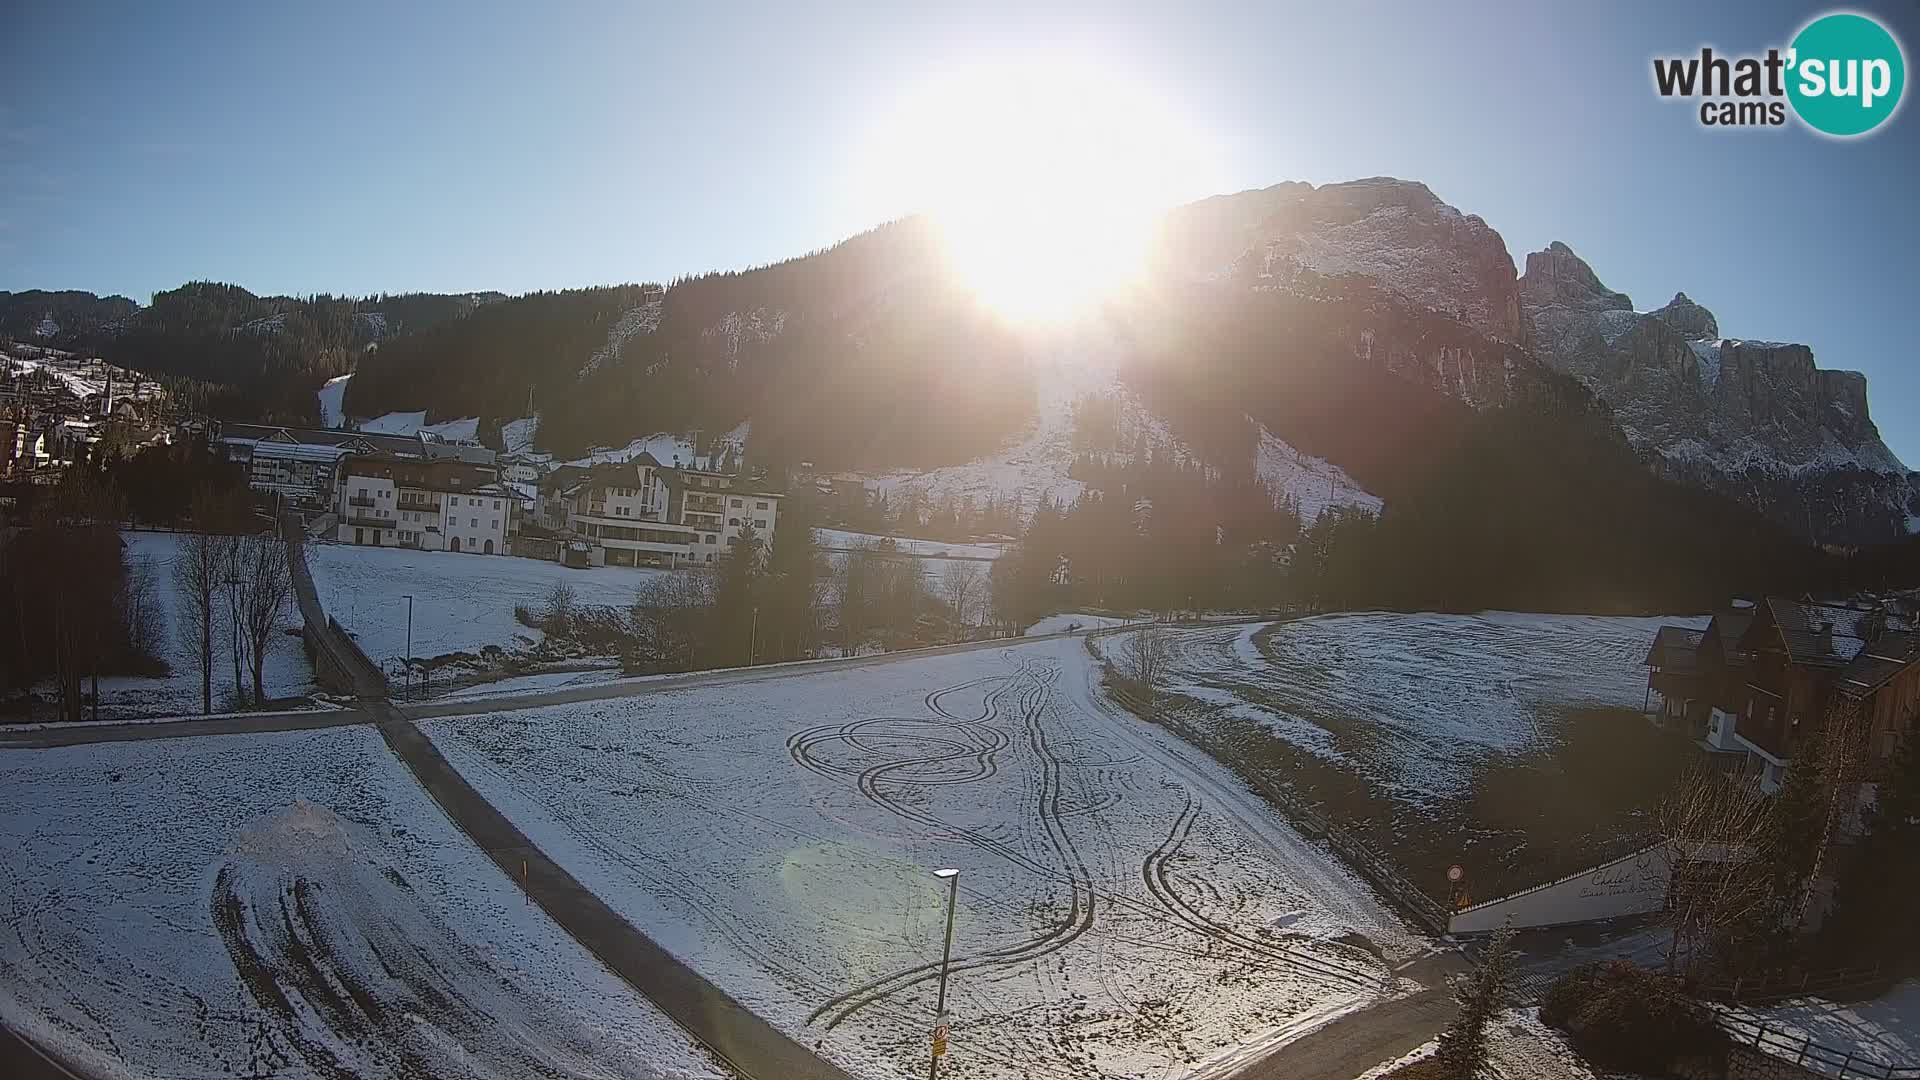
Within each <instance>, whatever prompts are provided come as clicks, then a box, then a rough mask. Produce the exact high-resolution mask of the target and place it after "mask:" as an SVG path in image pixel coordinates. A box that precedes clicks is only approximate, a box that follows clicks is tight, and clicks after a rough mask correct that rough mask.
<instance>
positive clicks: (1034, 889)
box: [422, 640, 1416, 1080]
mask: <svg viewBox="0 0 1920 1080" xmlns="http://www.w3.org/2000/svg"><path fill="white" fill-rule="evenodd" d="M1098 679H1099V675H1098V669H1097V668H1096V667H1095V666H1094V665H1093V664H1092V662H1091V659H1090V658H1089V657H1088V655H1087V653H1086V650H1085V647H1084V645H1083V644H1082V643H1081V642H1080V641H1079V640H1062V641H1057V642H1052V643H1046V644H1037V645H1032V646H1025V647H1021V648H1017V649H1011V650H982V651H977V652H971V653H964V654H957V655H952V656H944V657H930V658H926V659H922V660H913V661H901V662H897V663H892V664H886V665H879V666H874V667H870V668H866V669H861V670H859V671H854V672H844V671H843V672H822V673H820V674H817V675H802V674H796V675H794V676H792V677H789V678H783V679H779V680H776V681H771V682H760V683H753V684H745V685H720V686H713V687H704V688H696V689H689V690H681V691H668V692H663V693H658V694H652V695H647V696H644V697H637V698H626V699H615V700H608V701H596V702H586V703H580V704H574V705H566V706H553V707H547V708H540V709H529V710H523V711H518V712H512V713H497V714H488V715H476V716H467V717H451V718H445V719H439V720H432V721H428V722H425V723H424V724H423V725H422V726H423V728H424V729H425V730H426V731H427V732H428V733H429V735H430V736H431V737H432V738H433V739H434V741H435V743H436V744H437V745H438V746H439V747H440V748H441V750H442V752H443V753H445V754H446V755H447V757H448V759H449V760H450V761H451V762H452V763H453V764H454V765H455V767H456V768H458V769H459V770H460V771H461V773H462V774H463V775H464V776H466V777H467V778H468V779H469V780H470V781H471V782H472V783H473V784H474V785H475V786H476V787H478V788H479V789H480V790H481V791H482V792H483V793H485V794H486V796H487V797H488V799H489V800H491V801H493V802H494V803H495V805H496V806H498V807H499V808H500V809H501V811H502V812H503V813H505V814H507V815H508V816H509V817H510V818H512V819H513V820H514V821H515V822H516V824H518V825H519V827H520V828H522V829H524V830H526V831H527V833H528V834H529V835H530V836H532V837H533V838H534V839H535V840H536V842H538V843H539V844H540V845H541V847H542V848H543V850H545V851H547V852H548V853H549V854H550V855H551V856H553V857H554V858H556V859H557V860H558V861H559V862H561V863H562V864H563V865H565V866H567V867H568V869H569V870H570V871H571V872H572V873H574V874H575V875H577V876H578V877H580V878H581V880H582V881H583V882H584V883H586V884H587V885H588V886H589V887H590V888H592V889H593V890H594V891H595V892H596V893H597V894H598V895H600V896H601V897H602V898H603V899H605V900H606V901H607V902H608V903H609V904H610V905H611V906H613V907H614V908H615V909H616V910H619V911H621V912H622V913H623V914H624V915H626V916H627V917H628V918H629V919H631V920H633V921H634V923H635V924H636V925H637V926H639V927H640V928H641V929H643V930H644V931H645V932H647V933H648V934H649V935H651V936H653V937H654V939H655V940H657V941H659V942H660V943H661V944H662V945H663V946H665V947H666V948H668V949H669V950H671V951H672V952H674V953H675V954H676V955H677V956H680V957H681V958H683V959H685V960H686V961H687V962H688V963H690V964H691V965H692V966H694V967H695V968H696V969H698V970H700V971H701V973H702V974H704V975H706V976H707V977H708V978H710V979H712V980H714V981H715V982H716V983H717V984H718V985H719V986H721V987H722V988H723V989H725V990H726V991H728V992H729V993H730V994H732V995H734V996H735V997H737V998H738V999H739V1000H741V1001H742V1002H743V1003H744V1004H746V1005H747V1006H748V1007H749V1008H752V1009H753V1010H754V1011H755V1012H757V1013H759V1014H760V1015H762V1016H764V1017H766V1018H767V1019H768V1020H769V1021H771V1022H772V1023H774V1024H775V1025H777V1026H779V1027H781V1028H783V1029H784V1030H786V1031H787V1032H789V1033H790V1034H791V1035H793V1037H794V1038H796V1039H798V1040H800V1041H801V1042H803V1043H805V1044H807V1045H810V1046H811V1045H814V1044H815V1043H816V1042H819V1043H820V1044H821V1050H822V1052H823V1053H825V1054H826V1055H827V1056H828V1057H830V1058H831V1059H833V1060H835V1061H836V1062H837V1063H839V1064H841V1065H842V1066H843V1067H845V1068H846V1069H848V1070H849V1071H850V1072H852V1073H853V1074H854V1075H856V1076H860V1077H871V1078H875V1080H878V1078H881V1077H904V1076H912V1075H917V1074H918V1073H919V1072H920V1071H922V1070H924V1068H925V1049H926V1029H927V1025H928V1023H929V1018H930V1017H931V1015H932V1009H933V992H934V989H935V986H934V975H935V971H936V968H937V961H938V959H939V954H940V942H941V933H942V929H943V926H944V922H943V920H944V906H945V895H944V888H943V887H942V885H941V883H940V882H938V881H937V880H936V879H934V878H933V877H932V876H931V871H932V869H933V868H935V867H942V866H953V867H958V868H960V869H961V870H962V871H963V873H962V877H961V879H960V904H959V912H958V920H957V924H956V930H955V940H956V944H955V952H954V974H953V978H952V981H951V984H950V988H949V1009H950V1010H951V1012H952V1014H953V1017H954V1019H953V1024H952V1051H951V1054H952V1058H951V1063H952V1065H953V1066H954V1067H955V1068H956V1069H959V1068H964V1069H965V1074H966V1075H968V1076H975V1077H1035V1078H1042V1077H1066V1076H1085V1075H1091V1074H1095V1073H1098V1074H1099V1075H1103V1076H1113V1077H1142V1078H1146V1077H1152V1078H1155V1080H1159V1078H1172V1077H1178V1076H1184V1075H1193V1074H1195V1073H1196V1072H1198V1071H1200V1070H1203V1069H1204V1068H1205V1067H1206V1065H1207V1062H1208V1061H1209V1060H1210V1059H1219V1058H1221V1057H1222V1056H1223V1055H1230V1054H1232V1053H1233V1052H1234V1051H1235V1050H1236V1049H1239V1048H1243V1047H1244V1046H1245V1045H1247V1044H1248V1043H1250V1042H1257V1041H1260V1040H1262V1039H1269V1038H1274V1037H1284V1036H1286V1035H1289V1034H1297V1033H1299V1032H1301V1031H1304V1030H1306V1029H1309V1028H1311V1027H1313V1026H1316V1025H1318V1024H1320V1023H1324V1022H1325V1021H1327V1020H1329V1019H1332V1018H1333V1017H1335V1016H1338V1015H1341V1014H1343V1013H1346V1012H1348V1011H1351V1010H1353V1009H1356V1008H1361V1007H1364V1006H1365V1005H1367V1004H1369V1003H1371V1002H1373V1001H1375V1000H1377V999H1378V998H1379V997H1380V996H1381V995H1382V994H1383V993H1386V992H1389V987H1390V985H1391V979H1390V976H1389V973H1388V971H1387V966H1386V964H1384V963H1382V962H1381V961H1380V960H1378V959H1376V958H1374V957H1373V956H1372V955H1370V954H1368V953H1366V952H1365V951H1363V950H1361V949H1359V948H1356V947H1354V946H1352V945H1350V944H1347V943H1344V942H1341V941H1338V940H1336V938H1337V937H1339V936H1340V935H1342V934H1345V933H1348V932H1350V931H1359V932H1361V933H1364V934H1366V935H1367V936H1368V937H1369V938H1371V939H1372V940H1373V941H1375V942H1376V943H1378V944H1379V945H1380V946H1381V947H1382V948H1384V949H1385V950H1386V952H1387V955H1388V956H1389V957H1390V958H1395V957H1400V956H1404V955H1407V954H1409V953H1410V952H1411V951H1412V950H1413V949H1414V948H1415V947H1416V945H1415V941H1414V939H1413V938H1412V937H1411V936H1410V935H1409V934H1408V933H1407V931H1406V930H1405V929H1404V928H1403V927H1401V925H1400V923H1399V921H1398V920H1397V919H1396V918H1395V917H1394V916H1392V915H1391V914H1389V913H1388V912H1386V911H1385V910H1384V909H1382V908H1381V907H1380V905H1379V904H1378V903H1377V902H1376V901H1375V900H1374V899H1373V898H1372V896H1371V894H1370V893H1369V892H1368V890H1367V889H1366V888H1365V887H1364V886H1362V885H1361V884H1359V883H1358V882H1357V881H1356V880H1355V879H1354V878H1353V877H1352V876H1351V875H1350V874H1348V873H1347V872H1346V871H1345V870H1344V869H1342V868H1341V867H1339V866H1338V865H1337V864H1336V863H1335V862H1334V861H1333V860H1331V858H1330V857H1329V856H1327V855H1326V854H1325V853H1324V852H1322V851H1321V850H1319V849H1318V848H1317V847H1315V846H1313V845H1311V844H1308V843H1307V842H1305V841H1304V840H1302V839H1301V838H1300V837H1299V836H1298V834H1296V833H1294V832H1293V831H1292V829H1291V828H1289V827H1288V826H1287V825H1286V824H1285V823H1284V821H1283V820H1282V819H1280V818H1279V817H1278V816H1277V815H1276V814H1275V813H1274V812H1273V810H1272V809H1271V808H1269V807H1268V806H1266V805H1265V804H1264V803H1263V802H1261V801H1260V800H1259V799H1257V798H1256V797H1254V796H1252V795H1250V794H1248V793H1247V792H1246V790H1245V789H1244V787H1243V786H1242V785H1241V784H1239V783H1238V782H1237V781H1235V780H1234V779H1233V778H1232V777H1231V776H1230V775H1229V774H1227V773H1226V772H1225V771H1224V770H1223V769H1221V768H1220V767H1219V766H1217V765H1216V764H1215V763H1213V762H1212V761H1211V760H1210V759H1208V758H1207V757H1206V756H1205V755H1204V754H1202V753H1201V752H1199V751H1197V750H1194V749H1193V748H1191V747H1188V746H1186V745H1184V744H1182V743H1179V742H1178V741H1177V740H1175V739H1173V738H1172V737H1170V736H1168V735H1166V734H1165V733H1164V732H1161V731H1159V730H1158V729H1155V728H1152V727H1151V726H1149V725H1147V724H1144V723H1142V722H1141V721H1139V720H1137V719H1136V718H1134V717H1132V716H1131V715H1129V714H1125V713H1122V712H1119V711H1118V710H1116V709H1114V708H1113V707H1112V706H1111V705H1110V704H1108V703H1107V702H1106V701H1105V700H1104V698H1103V697H1102V696H1101V693H1100V690H1099V688H1098ZM930 688H932V689H930Z"/></svg>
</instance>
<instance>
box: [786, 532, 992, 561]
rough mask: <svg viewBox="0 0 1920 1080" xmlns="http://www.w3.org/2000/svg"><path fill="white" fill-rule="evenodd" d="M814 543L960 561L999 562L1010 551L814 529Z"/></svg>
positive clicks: (828, 546) (873, 534) (936, 541)
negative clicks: (887, 548)
mask: <svg viewBox="0 0 1920 1080" xmlns="http://www.w3.org/2000/svg"><path fill="white" fill-rule="evenodd" d="M813 540H814V543H816V544H818V545H820V546H821V547H823V548H855V547H865V546H867V545H869V544H876V543H891V544H892V545H893V549H892V550H894V551H901V552H906V553H907V554H910V555H946V556H951V557H953V558H961V559H997V558H999V557H1000V556H1001V555H1003V554H1005V553H1006V549H1007V545H1006V544H949V543H947V542H946V541H944V540H914V539H910V538H908V537H904V536H882V535H880V534H879V533H863V532H849V531H847V530H846V529H815V530H813Z"/></svg>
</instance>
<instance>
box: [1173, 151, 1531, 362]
mask: <svg viewBox="0 0 1920 1080" xmlns="http://www.w3.org/2000/svg"><path fill="white" fill-rule="evenodd" d="M1162 258H1163V259H1164V260H1166V261H1167V262H1168V263H1169V264H1170V265H1171V267H1172V268H1173V269H1175V270H1177V271H1179V272H1182V273H1189V274H1191V273H1198V274H1202V275H1219V276H1225V275H1227V274H1230V273H1232V272H1233V271H1234V269H1235V268H1236V267H1245V266H1247V265H1249V263H1251V264H1252V266H1253V269H1254V271H1255V272H1256V273H1259V274H1272V273H1276V272H1281V273H1284V272H1285V271H1286V270H1287V269H1289V268H1297V269H1304V270H1311V271H1313V272H1314V273H1317V274H1323V275H1326V276H1329V277H1340V276H1343V275H1348V274H1354V275H1360V276H1363V277H1366V278H1369V279H1371V280H1373V281H1375V282H1378V283H1379V284H1380V285H1381V286H1383V287H1385V288H1387V289H1390V290H1392V291H1394V292H1396V293H1398V294H1399V295H1401V296H1403V297H1405V298H1406V299H1407V300H1410V301H1412V302H1413V303H1414V304H1415V305H1417V306H1419V307H1422V308H1428V309H1432V310H1435V311H1439V312H1442V313H1444V314H1447V315H1450V316H1453V317H1456V318H1458V319H1460V320H1461V321H1462V322H1465V323H1467V324H1468V325H1470V326H1472V327H1473V328H1474V329H1476V330H1479V331H1480V332H1482V333H1484V334H1486V335H1488V336H1489V337H1493V338H1496V339H1499V340H1502V341H1509V342H1517V341H1519V340H1520V339H1521V336H1522V334H1523V333H1524V329H1525V328H1524V324H1523V322H1522V319H1521V309H1520V296H1519V289H1518V282H1517V280H1516V276H1515V271H1514V266H1513V257H1512V256H1511V255H1509V254H1508V252H1507V245H1506V242H1505V241H1504V240H1502V239H1501V238H1500V234H1499V233H1497V232H1495V231H1494V230H1493V228H1492V227H1491V226H1489V225H1488V224H1487V223H1486V222H1485V221H1483V220H1481V219H1480V218H1479V217H1477V216H1475V215H1473V214H1463V213H1461V212H1460V211H1459V210H1456V209H1454V208H1453V207H1451V206H1448V205H1447V204H1446V203H1444V202H1441V201H1440V199H1439V198H1438V197H1436V196H1435V195H1434V193H1433V192H1432V191H1431V190H1429V189H1428V188H1427V186H1426V185H1425V184H1420V183H1415V182H1412V181H1408V180H1396V179H1393V178H1391V177H1373V178H1371V179H1367V180H1354V181H1351V182H1349V183H1344V184H1327V185H1325V186H1322V187H1317V188H1316V187H1314V186H1312V185H1311V184H1297V183H1296V184H1279V185H1276V186H1274V187H1270V188H1263V189H1261V190H1258V191H1245V192H1241V193H1239V194H1237V195H1223V196H1219V197H1217V198H1213V199H1207V200H1205V201H1203V202H1199V203H1195V204H1193V205H1192V206H1188V207H1184V208H1182V209H1180V210H1176V211H1174V212H1173V213H1172V214H1170V215H1169V216H1168V221H1167V228H1166V233H1165V240H1164V244H1163V248H1162Z"/></svg>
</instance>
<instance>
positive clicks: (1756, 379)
mask: <svg viewBox="0 0 1920 1080" xmlns="http://www.w3.org/2000/svg"><path fill="white" fill-rule="evenodd" d="M1520 297H1521V303H1522V306H1523V311H1524V313H1525V315H1526V318H1527V321H1528V324H1529V328H1530V335H1529V339H1530V342H1531V344H1532V346H1533V349H1534V351H1535V353H1536V354H1537V355H1538V356H1539V357H1540V358H1541V359H1543V360H1545V361H1546V362H1547V363H1549V364H1551V365H1553V366H1554V367H1557V368H1559V369H1561V370H1562V371H1566V372H1568V373H1569V374H1571V375H1573V376H1574V377H1576V378H1578V379H1579V380H1580V381H1581V382H1583V383H1585V384H1586V385H1587V387H1588V388H1589V389H1591V390H1592V391H1593V392H1594V393H1595V394H1596V395H1598V396H1599V397H1600V398H1602V399H1603V400H1605V401H1606V402H1607V403H1608V404H1609V405H1610V406H1612V408H1613V411H1614V415H1615V417H1616V418H1617V419H1618V421H1619V423H1620V427H1621V429H1622V431H1623V432H1624V433H1625V434H1626V436H1627V438H1628V440H1629V441H1630V442H1631V443H1632V444H1633V445H1634V446H1635V447H1636V448H1639V449H1641V450H1644V451H1646V452H1648V454H1649V457H1650V460H1651V461H1652V463H1653V465H1654V468H1655V469H1656V471H1659V472H1661V473H1663V474H1665V475H1668V476H1671V477H1673V478H1675V479H1680V480H1684V481H1687V482H1690V483H1694V484H1697V485H1700V486H1703V487H1707V488H1711V489H1714V490H1717V491H1721V492H1724V493H1726V494H1728V495H1731V496H1733V497H1735V498H1738V499H1740V500H1742V501H1744V502H1747V503H1749V504H1751V505H1755V506H1757V507H1759V508H1760V509H1762V510H1763V511H1764V512H1766V513H1767V514H1768V515H1769V516H1771V517H1773V518H1774V519H1775V520H1777V521H1779V522H1780V523H1781V524H1783V525H1786V526H1788V527H1789V528H1792V529H1794V530H1796V531H1798V532H1801V533H1804V534H1808V535H1810V536H1812V537H1815V538H1817V539H1820V540H1829V541H1842V542H1864V541H1873V540H1887V539H1893V538H1896V537H1898V536H1903V535H1905V533H1906V531H1907V528H1908V524H1909V515H1910V514H1912V513H1913V512H1914V511H1915V509H1916V507H1915V506H1914V494H1915V493H1914V489H1913V485H1912V482H1911V479H1910V477H1909V474H1908V472H1907V469H1906V467H1905V466H1903V465H1902V464H1901V463H1900V461H1899V459H1897V458H1896V457H1894V455H1893V453H1892V451H1890V450H1888V449H1887V446H1886V444H1885V443H1884V442H1882V441H1881V439H1880V432H1879V430H1878V429H1877V428H1876V427H1875V426H1874V424H1873V420H1872V418H1871V417H1870V416H1869V415H1868V412H1867V383H1866V377H1865V376H1863V375H1861V374H1860V373H1859V372H1854V371H1823V370H1821V369H1820V368H1819V367H1818V366H1817V365H1816V364H1815V363H1814V357H1813V350H1811V349H1810V348H1808V347H1807V346H1805V345H1799V344H1789V343H1785V342H1768V341H1745V340H1739V339H1723V338H1721V337H1720V327H1719V322H1718V320H1716V319H1715V318H1714V317H1713V313H1712V312H1710V311H1708V310H1707V309H1706V308H1704V307H1702V306H1700V305H1699V304H1697V303H1695V302H1693V301H1692V300H1691V299H1689V298H1688V297H1687V295H1686V294H1685V293H1680V294H1678V295H1676V296H1675V297H1674V298H1673V300H1672V302H1671V303H1669V304H1667V305H1666V306H1665V307H1662V308H1660V309H1659V310H1657V311H1652V312H1644V313H1643V312H1637V311H1635V310H1633V304H1632V302H1631V300H1629V299H1628V297H1627V296H1626V295H1625V294H1623V293H1617V292H1613V291H1612V290H1610V289H1608V288H1607V287H1606V286H1605V285H1603V284H1602V283H1601V282H1600V279H1599V277H1598V276H1597V275H1596V274H1594V272H1593V270H1592V268H1591V267H1589V266H1588V265H1587V264H1586V263H1585V262H1584V261H1583V260H1581V259H1580V257H1579V256H1577V255H1575V254H1574V252H1573V250H1572V249H1571V248H1569V247H1567V245H1565V244H1562V243H1558V242H1555V243H1554V244H1552V245H1550V246H1548V247H1547V249H1546V250H1544V251H1537V252H1534V253H1533V254H1531V255H1529V256H1527V272H1526V275H1525V276H1524V277H1522V278H1521V281H1520Z"/></svg>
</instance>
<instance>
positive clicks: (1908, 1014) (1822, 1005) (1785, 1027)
mask: <svg viewBox="0 0 1920 1080" xmlns="http://www.w3.org/2000/svg"><path fill="white" fill-rule="evenodd" d="M1730 1011H1732V1012H1733V1013H1734V1014H1735V1015H1738V1016H1742V1017H1744V1018H1746V1019H1748V1020H1752V1021H1755V1022H1757V1023H1760V1024H1764V1025H1766V1026H1767V1027H1769V1028H1771V1029H1772V1030H1773V1031H1774V1033H1775V1034H1776V1035H1778V1036H1779V1037H1780V1038H1781V1039H1784V1040H1786V1041H1789V1042H1797V1041H1800V1040H1803V1039H1811V1040H1812V1041H1814V1042H1815V1043H1818V1044H1820V1045H1821V1046H1825V1047H1827V1048H1828V1049H1831V1050H1837V1051H1839V1052H1840V1053H1841V1054H1846V1053H1853V1054H1855V1055H1856V1056H1857V1057H1858V1059H1859V1060H1860V1061H1861V1062H1863V1063H1871V1064H1877V1065H1898V1066H1901V1067H1904V1068H1920V980H1909V981H1907V982H1903V983H1901V984H1900V985H1898V986H1896V987H1894V988H1893V989H1892V990H1890V991H1888V992H1887V993H1886V994H1884V995H1882V996H1880V997H1877V998H1875V999H1873V1000H1872V1001H1862V1002H1856V1003H1854V1004H1852V1005H1842V1004H1838V1003H1836V1002H1832V1001H1823V1000H1821V999H1820V998H1803V999H1800V1000H1796V1001H1787V1002H1782V1003H1781V1004H1778V1005H1769V1006H1766V1007H1764V1008H1754V1007H1751V1006H1748V1007H1742V1008H1738V1009H1733V1010H1730ZM1860 1075H1877V1074H1869V1073H1866V1072H1864V1071H1863V1072H1862V1073H1861V1074H1860Z"/></svg>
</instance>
